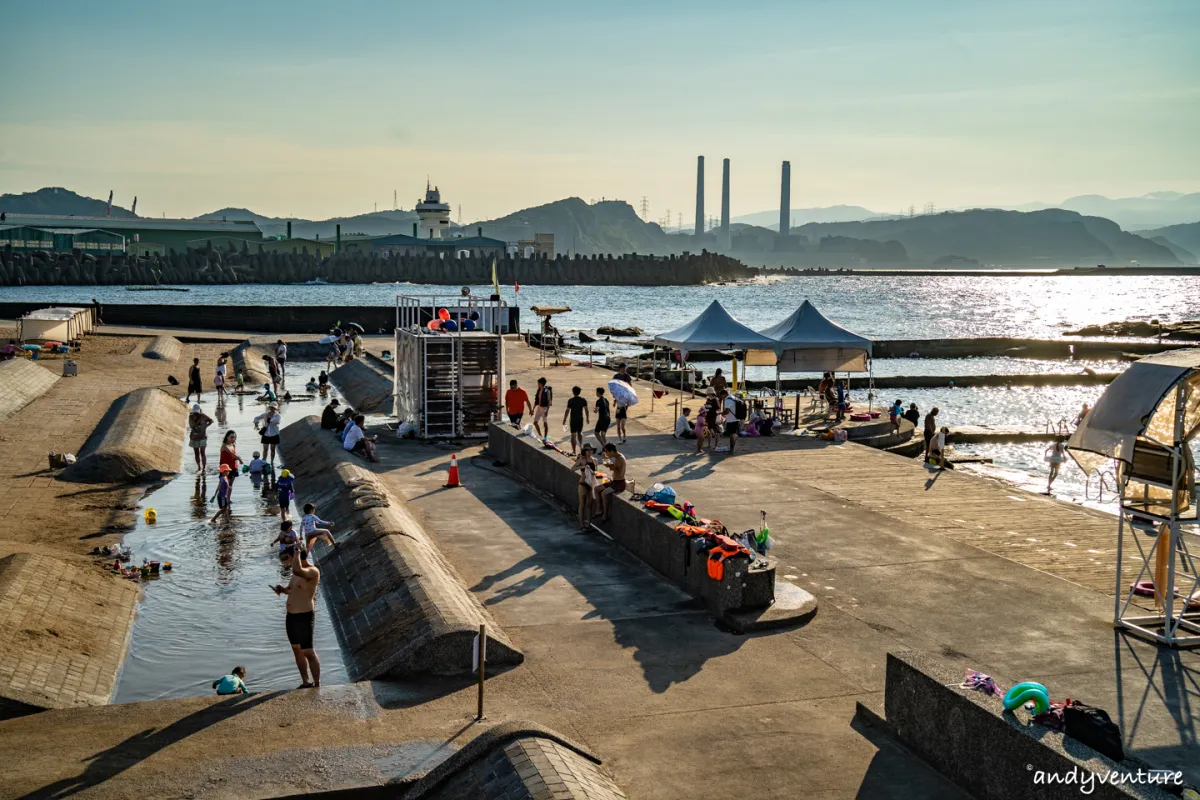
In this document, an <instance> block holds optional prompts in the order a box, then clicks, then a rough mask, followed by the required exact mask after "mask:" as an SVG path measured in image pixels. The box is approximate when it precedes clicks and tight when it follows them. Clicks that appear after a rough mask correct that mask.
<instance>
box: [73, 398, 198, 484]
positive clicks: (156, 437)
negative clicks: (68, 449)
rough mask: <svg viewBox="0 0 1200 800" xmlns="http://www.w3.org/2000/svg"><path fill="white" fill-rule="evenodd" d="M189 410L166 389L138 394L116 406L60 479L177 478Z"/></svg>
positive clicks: (123, 480) (134, 480)
mask: <svg viewBox="0 0 1200 800" xmlns="http://www.w3.org/2000/svg"><path fill="white" fill-rule="evenodd" d="M186 424H187V408H186V407H185V406H184V404H183V403H181V402H179V400H178V399H176V398H174V397H171V395H169V394H167V393H166V392H164V391H163V390H162V389H157V388H155V387H147V388H144V389H135V390H134V391H132V392H130V393H129V394H125V395H122V396H120V397H118V398H117V399H116V400H114V401H113V404H112V405H111V406H110V407H109V409H108V412H107V413H105V415H104V416H103V417H102V418H101V419H100V422H99V423H97V424H96V427H95V429H94V430H93V431H92V435H91V436H89V437H88V440H87V442H85V443H84V445H83V449H82V450H80V451H79V454H78V457H77V460H76V461H75V463H74V464H72V465H71V466H69V467H67V468H66V469H65V470H63V471H62V473H61V474H60V475H59V476H58V477H59V478H60V479H61V480H64V481H78V482H81V483H138V482H143V481H152V480H157V479H159V478H162V477H163V476H164V475H173V474H175V473H177V472H179V470H180V469H181V468H182V466H183V436H184V428H185V426H186Z"/></svg>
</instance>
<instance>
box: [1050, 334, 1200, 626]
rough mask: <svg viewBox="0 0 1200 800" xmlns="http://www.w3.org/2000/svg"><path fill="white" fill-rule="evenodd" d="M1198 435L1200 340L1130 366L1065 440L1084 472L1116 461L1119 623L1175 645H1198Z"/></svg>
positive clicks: (1116, 613)
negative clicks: (1195, 449) (1195, 345)
mask: <svg viewBox="0 0 1200 800" xmlns="http://www.w3.org/2000/svg"><path fill="white" fill-rule="evenodd" d="M1198 433H1200V348H1188V349H1186V350H1173V351H1171V352H1168V353H1159V354H1158V355H1153V356H1148V357H1147V358H1143V359H1141V360H1139V361H1135V362H1134V363H1133V364H1131V365H1130V366H1129V369H1127V370H1126V371H1125V372H1123V373H1122V374H1121V375H1120V376H1119V377H1117V379H1116V380H1114V381H1113V382H1112V383H1111V384H1109V387H1108V389H1106V390H1105V392H1104V394H1103V395H1101V396H1100V399H1099V400H1098V401H1096V407H1095V408H1093V409H1092V410H1091V411H1090V412H1089V413H1088V414H1087V416H1086V417H1084V418H1083V420H1082V421H1081V422H1080V424H1079V427H1078V428H1076V429H1075V432H1074V433H1073V434H1072V435H1071V439H1070V441H1069V442H1068V444H1067V449H1068V451H1069V452H1070V454H1071V456H1072V457H1073V458H1074V459H1075V461H1076V462H1077V463H1078V464H1079V466H1080V467H1081V468H1082V469H1083V471H1084V472H1086V473H1091V472H1094V471H1097V470H1101V469H1105V468H1107V467H1109V466H1110V465H1111V466H1112V467H1113V468H1114V471H1115V474H1116V477H1117V485H1118V487H1119V488H1120V507H1119V513H1118V517H1117V579H1116V605H1115V608H1114V611H1113V621H1114V622H1115V624H1116V625H1118V626H1119V627H1122V628H1126V629H1127V630H1129V631H1132V632H1133V633H1135V634H1138V635H1139V636H1142V637H1145V638H1149V639H1152V640H1154V641H1157V642H1161V643H1163V644H1167V645H1171V646H1195V645H1197V644H1200V567H1198V565H1197V562H1196V559H1197V558H1198V557H1200V517H1198V515H1197V509H1196V497H1195V495H1196V465H1195V459H1194V457H1193V455H1192V442H1193V441H1194V440H1195V438H1196V436H1197V434H1198Z"/></svg>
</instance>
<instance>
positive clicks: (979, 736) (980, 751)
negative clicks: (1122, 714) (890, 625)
mask: <svg viewBox="0 0 1200 800" xmlns="http://www.w3.org/2000/svg"><path fill="white" fill-rule="evenodd" d="M961 682H962V669H961V668H954V669H951V668H950V667H948V666H947V665H945V664H941V663H939V662H937V661H934V660H933V659H930V658H928V657H925V656H923V655H920V654H918V653H914V652H911V651H902V652H896V653H888V655H887V674H886V684H885V690H884V706H883V709H882V713H881V709H879V708H878V706H874V707H872V706H871V705H869V704H864V703H861V702H860V703H859V704H858V714H857V715H858V717H859V719H860V720H862V721H864V722H866V723H867V724H870V725H876V726H881V727H883V728H884V729H885V730H887V731H888V732H889V733H891V734H892V735H893V736H895V737H896V738H897V739H898V740H899V741H900V743H901V744H903V745H904V746H905V747H907V748H908V749H909V750H911V751H912V752H913V753H915V754H916V755H917V756H919V757H920V758H921V759H923V760H924V761H925V762H926V763H928V764H929V765H930V766H931V767H933V768H934V769H936V770H937V771H938V772H940V773H942V774H943V775H944V776H946V777H947V778H949V779H950V780H951V781H953V782H954V783H956V784H958V785H959V786H961V787H962V788H963V789H965V790H966V791H968V792H969V793H970V794H971V795H972V796H973V797H977V798H980V800H1024V799H1026V798H1028V800H1050V798H1058V797H1066V796H1081V795H1080V794H1079V789H1080V787H1081V786H1085V785H1088V784H1085V783H1084V781H1085V780H1087V776H1089V775H1090V786H1091V787H1092V789H1093V790H1094V793H1090V792H1089V793H1085V794H1086V796H1089V797H1095V798H1104V800H1117V798H1143V799H1144V800H1166V798H1168V797H1171V795H1170V794H1168V793H1167V792H1166V791H1164V790H1163V789H1161V788H1158V787H1156V786H1151V785H1148V784H1142V785H1138V784H1136V783H1122V782H1113V783H1108V782H1101V781H1100V780H1097V778H1098V777H1099V776H1105V775H1108V774H1109V773H1110V772H1113V771H1114V770H1115V771H1119V772H1123V773H1137V772H1138V770H1139V769H1141V770H1143V771H1146V770H1150V769H1152V768H1153V767H1152V766H1151V765H1148V764H1146V763H1145V762H1143V761H1141V760H1140V759H1137V758H1134V757H1132V756H1127V757H1126V758H1125V760H1124V761H1122V762H1121V763H1120V764H1117V763H1116V762H1113V761H1111V760H1109V759H1108V758H1106V757H1104V756H1102V755H1100V754H1099V753H1097V752H1096V751H1095V750H1093V749H1092V748H1090V747H1088V746H1087V745H1085V744H1083V743H1082V742H1078V741H1076V740H1075V739H1072V738H1070V737H1067V736H1064V735H1063V734H1062V733H1058V732H1055V731H1051V730H1050V729H1049V728H1045V727H1043V726H1041V725H1037V724H1026V723H1024V722H1022V720H1021V718H1024V719H1028V718H1029V715H1028V714H1027V712H1025V711H1023V710H1022V711H1018V712H1007V711H1005V710H1004V706H1003V703H1002V702H1001V701H1000V699H999V698H997V697H994V696H992V695H988V694H984V693H983V692H977V691H972V690H969V689H963V688H960V687H959V684H960V683H961ZM997 682H998V683H999V681H997ZM1039 773H1041V774H1042V775H1043V776H1046V775H1049V776H1058V778H1059V780H1061V779H1062V777H1063V776H1069V775H1071V774H1073V773H1074V774H1075V775H1077V776H1080V779H1079V780H1077V781H1076V783H1075V785H1073V786H1072V785H1070V784H1065V785H1064V784H1057V783H1050V782H1047V781H1045V780H1042V781H1040V782H1039V781H1038V780H1037V775H1038V774H1039Z"/></svg>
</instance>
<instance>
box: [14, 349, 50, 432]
mask: <svg viewBox="0 0 1200 800" xmlns="http://www.w3.org/2000/svg"><path fill="white" fill-rule="evenodd" d="M58 378H59V376H58V375H56V374H54V373H53V372H51V371H50V370H48V369H46V368H45V367H43V366H42V365H40V364H38V363H37V362H34V361H26V360H25V359H23V358H19V359H11V360H9V361H0V420H4V419H6V418H7V417H9V416H11V415H13V414H15V413H17V412H18V411H20V410H21V409H22V408H24V407H25V406H27V405H29V404H30V403H32V402H33V401H34V400H36V399H38V398H39V397H41V396H42V395H43V394H45V393H46V392H47V391H49V390H50V387H51V386H53V385H54V383H55V382H56V381H57V380H58Z"/></svg>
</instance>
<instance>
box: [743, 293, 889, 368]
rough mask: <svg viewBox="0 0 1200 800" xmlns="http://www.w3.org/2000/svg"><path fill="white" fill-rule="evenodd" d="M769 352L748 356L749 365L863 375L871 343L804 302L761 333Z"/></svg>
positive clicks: (758, 352) (764, 351)
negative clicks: (769, 342) (768, 343)
mask: <svg viewBox="0 0 1200 800" xmlns="http://www.w3.org/2000/svg"><path fill="white" fill-rule="evenodd" d="M761 333H762V334H763V335H764V336H766V337H768V338H770V339H772V340H773V341H774V342H775V346H774V347H773V348H771V350H770V351H767V350H758V351H752V352H751V353H748V354H747V356H746V363H747V364H749V365H760V366H770V365H776V366H778V367H779V370H780V371H781V372H866V371H867V370H868V365H867V362H868V360H869V359H870V357H871V340H870V339H868V338H867V337H865V336H859V335H858V334H857V333H854V332H852V331H848V330H846V329H845V328H843V327H842V326H841V325H838V324H837V323H834V322H830V321H829V320H828V319H827V318H826V317H825V316H824V315H823V314H822V313H821V312H820V311H818V310H817V308H816V306H814V305H813V304H812V303H810V302H808V301H807V300H805V301H804V302H803V303H802V304H801V305H800V308H798V309H796V310H795V311H793V312H792V313H791V314H790V315H789V316H788V317H787V319H785V320H783V321H782V322H780V323H779V324H777V325H772V326H771V327H770V328H767V329H766V330H764V331H762V332H761Z"/></svg>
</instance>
